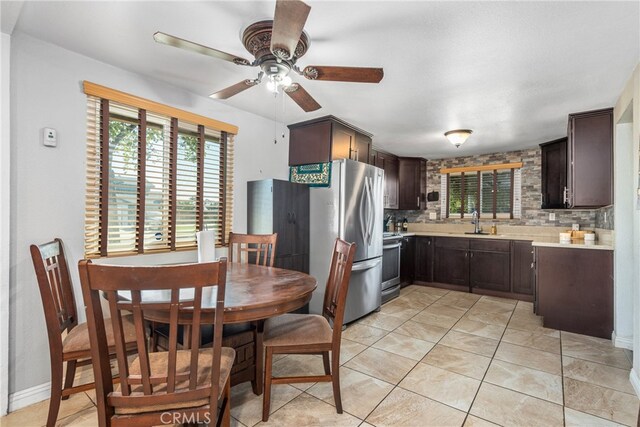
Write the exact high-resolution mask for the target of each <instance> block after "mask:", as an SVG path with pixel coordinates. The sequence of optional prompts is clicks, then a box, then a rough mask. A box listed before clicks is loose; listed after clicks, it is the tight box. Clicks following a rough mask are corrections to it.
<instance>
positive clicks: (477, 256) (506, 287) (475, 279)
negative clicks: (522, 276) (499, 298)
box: [469, 239, 511, 292]
mask: <svg viewBox="0 0 640 427" xmlns="http://www.w3.org/2000/svg"><path fill="white" fill-rule="evenodd" d="M510 248H511V244H510V241H509V240H486V239H470V241H469V281H470V284H471V291H472V292H475V291H477V290H482V289H486V290H490V291H501V292H509V291H510V290H511V277H510V274H509V273H510V265H509V264H510V262H509V260H510V253H509V252H510Z"/></svg>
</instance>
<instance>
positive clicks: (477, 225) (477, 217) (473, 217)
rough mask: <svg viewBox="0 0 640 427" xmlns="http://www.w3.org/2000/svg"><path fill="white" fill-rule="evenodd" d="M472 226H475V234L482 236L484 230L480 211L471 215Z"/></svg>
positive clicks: (475, 210)
mask: <svg viewBox="0 0 640 427" xmlns="http://www.w3.org/2000/svg"><path fill="white" fill-rule="evenodd" d="M471 224H473V233H474V234H480V232H481V231H482V229H481V228H480V215H478V210H477V209H474V210H473V213H472V215H471Z"/></svg>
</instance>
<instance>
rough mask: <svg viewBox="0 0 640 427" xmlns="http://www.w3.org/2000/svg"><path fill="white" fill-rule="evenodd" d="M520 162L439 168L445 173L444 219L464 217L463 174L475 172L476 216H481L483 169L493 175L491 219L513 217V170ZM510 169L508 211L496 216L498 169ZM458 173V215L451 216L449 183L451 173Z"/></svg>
mask: <svg viewBox="0 0 640 427" xmlns="http://www.w3.org/2000/svg"><path fill="white" fill-rule="evenodd" d="M522 164H523V163H522V162H517V163H502V164H498V165H481V166H465V167H455V168H442V169H440V174H441V175H446V177H447V178H446V187H447V189H446V191H447V192H446V194H445V197H444V200H443V203H446V219H464V214H465V210H464V206H465V176H466V174H468V173H474V172H475V173H476V174H477V191H476V206H477V207H478V209H477V211H478V217H481V216H482V206H481V205H480V201H481V197H482V172H483V171H492V172H493V174H492V177H493V192H492V198H493V200H492V212H491V213H490V215H491V216H492V218H493V219H514V203H515V200H514V194H515V189H514V185H515V170H516V169H520V168H522ZM505 169H509V170H510V182H511V184H510V188H509V192H510V194H509V213H508V214H506V215H505V216H498V213H497V210H498V202H497V197H498V191H497V186H498V171H499V170H505ZM458 173H459V174H460V176H461V179H460V216H459V217H458V216H454V217H452V216H451V212H450V190H451V188H450V183H451V174H458Z"/></svg>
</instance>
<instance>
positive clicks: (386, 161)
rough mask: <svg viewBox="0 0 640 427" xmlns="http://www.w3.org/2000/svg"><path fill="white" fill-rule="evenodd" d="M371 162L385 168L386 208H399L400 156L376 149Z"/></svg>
mask: <svg viewBox="0 0 640 427" xmlns="http://www.w3.org/2000/svg"><path fill="white" fill-rule="evenodd" d="M371 164H373V165H375V166H377V167H379V168H380V169H382V170H384V196H383V197H384V208H385V209H398V187H399V182H398V167H399V165H398V158H397V157H396V156H394V155H392V154H387V153H383V152H381V151H376V153H375V154H374V156H373V159H372V163H371Z"/></svg>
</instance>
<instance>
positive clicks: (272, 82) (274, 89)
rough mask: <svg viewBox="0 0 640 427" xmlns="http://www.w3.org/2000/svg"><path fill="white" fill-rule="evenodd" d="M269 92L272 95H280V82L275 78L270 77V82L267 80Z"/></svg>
mask: <svg viewBox="0 0 640 427" xmlns="http://www.w3.org/2000/svg"><path fill="white" fill-rule="evenodd" d="M267 90H268V91H269V92H272V93H278V82H277V81H276V80H275V79H274V78H273V76H269V80H267Z"/></svg>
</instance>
